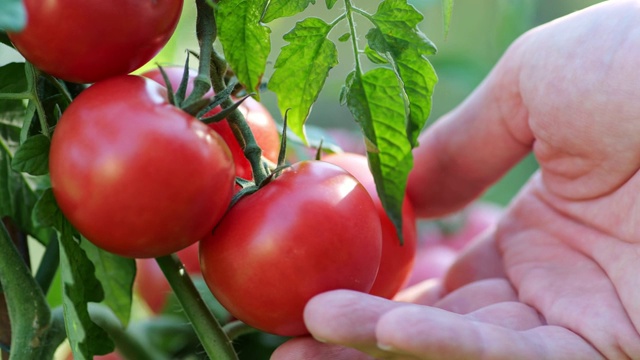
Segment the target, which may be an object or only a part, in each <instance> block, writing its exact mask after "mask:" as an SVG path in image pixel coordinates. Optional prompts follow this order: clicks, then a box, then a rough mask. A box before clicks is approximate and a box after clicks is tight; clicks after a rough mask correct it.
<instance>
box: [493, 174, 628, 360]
mask: <svg viewBox="0 0 640 360" xmlns="http://www.w3.org/2000/svg"><path fill="white" fill-rule="evenodd" d="M538 184H541V183H538ZM543 194H544V192H542V191H540V188H536V190H534V191H533V192H532V193H531V195H533V196H534V197H535V198H536V200H538V201H539V202H540V203H541V204H543V205H544V206H545V207H546V208H547V209H549V210H550V211H552V212H554V213H555V216H554V217H561V218H563V219H564V220H566V221H567V222H570V223H572V224H573V225H572V226H571V227H572V228H571V229H567V228H568V226H567V225H568V224H567V223H566V222H563V223H562V224H561V225H562V226H557V228H559V229H561V230H562V231H561V232H560V233H559V234H560V235H561V236H562V238H557V239H555V242H557V243H562V244H564V245H565V246H569V247H570V248H572V249H574V250H575V251H577V252H578V253H579V254H581V255H582V256H584V258H585V259H588V261H590V264H587V265H589V267H593V266H596V267H597V269H599V270H600V271H601V272H602V274H607V275H609V272H608V271H607V266H606V265H603V262H602V261H601V260H600V259H598V255H599V254H601V253H602V252H600V251H597V249H591V251H590V249H585V248H584V246H583V244H584V243H587V244H593V243H596V244H597V243H598V241H595V242H588V241H579V240H572V239H573V238H572V234H573V233H575V232H576V231H575V229H573V227H575V226H578V227H581V228H584V229H583V230H589V229H590V228H591V229H593V227H590V226H588V225H587V226H585V223H584V222H583V221H582V220H580V219H578V218H576V217H575V216H573V215H572V214H570V213H567V212H564V211H561V210H559V209H558V208H557V207H556V206H554V205H553V202H550V201H549V200H548V199H547V198H546V196H545V195H543ZM529 203H532V201H529ZM523 215H524V216H525V217H526V214H523ZM514 217H517V215H515V216H514ZM525 222H526V220H525ZM516 226H518V225H516ZM520 226H526V224H524V225H520ZM541 230H542V229H541ZM549 233H556V234H557V232H549ZM545 236H546V237H547V238H549V239H551V237H550V236H549V235H548V234H547V235H545ZM602 236H605V237H611V236H609V235H607V234H597V235H592V237H594V238H596V237H602ZM499 238H500V236H499V237H498V239H499ZM498 241H499V240H498ZM550 242H552V241H551V240H547V241H546V243H550ZM499 243H500V242H499ZM581 245H582V246H581ZM577 265H578V264H577V263H576V266H577ZM521 266H524V267H525V268H526V267H527V266H535V265H531V264H526V263H525V264H521ZM516 270H517V268H512V271H511V272H510V274H509V277H510V278H512V280H513V281H515V282H520V283H524V282H527V279H526V278H521V279H519V278H517V277H516V278H513V277H512V276H513V273H514V272H516ZM538 271H543V272H544V271H548V270H547V269H544V268H543V269H539V270H538ZM528 273H529V277H531V274H532V273H533V272H532V271H531V270H529V271H528ZM534 276H537V275H536V274H534ZM608 279H609V276H603V277H602V278H601V279H600V281H599V283H600V284H601V285H598V289H599V288H600V287H601V286H605V287H607V286H608V285H610V286H611V288H612V290H613V291H612V292H613V293H614V294H615V296H616V299H617V304H618V305H619V309H618V310H619V311H621V312H622V313H623V314H624V317H625V319H626V320H627V322H628V325H630V326H629V328H630V329H633V331H634V334H633V336H632V337H633V339H627V341H626V343H627V346H624V345H623V341H622V340H621V338H620V337H621V336H622V335H621V333H622V332H623V331H617V332H611V331H610V330H608V329H606V330H605V329H596V330H595V331H596V333H597V332H601V333H604V334H603V335H605V336H604V337H607V336H608V335H612V336H613V339H614V341H604V343H605V344H611V347H610V348H609V349H610V351H601V352H604V353H607V354H609V355H610V354H611V350H613V351H614V352H615V353H617V354H616V357H612V358H618V357H619V356H625V357H624V358H628V356H627V355H626V354H629V353H636V352H637V351H638V350H639V349H638V347H637V346H635V348H634V346H631V345H628V344H629V343H631V344H633V343H634V342H637V340H638V338H640V334H638V328H637V327H636V326H635V324H634V321H633V319H632V318H631V317H630V316H629V314H628V311H627V310H626V306H624V301H623V299H622V298H621V296H620V294H619V290H618V287H617V286H616V283H615V282H613V283H611V282H609V281H607V280H608ZM530 281H536V280H530ZM569 290H571V289H569ZM594 290H595V289H594ZM532 295H534V294H532ZM529 297H530V295H527V294H524V296H521V298H520V299H521V301H523V302H525V303H528V304H530V305H531V306H533V307H534V308H539V309H542V311H543V312H545V313H547V314H548V315H547V316H548V317H547V320H552V321H550V323H551V324H556V325H561V326H563V327H566V328H568V329H570V330H572V331H573V332H575V333H576V334H585V332H586V331H585V328H583V326H586V327H587V328H588V324H584V323H582V325H581V323H580V322H579V323H577V325H576V324H575V322H574V321H569V322H568V323H567V322H566V320H561V321H560V322H557V320H558V319H555V318H556V315H557V314H556V315H554V312H553V311H552V312H551V313H549V312H548V310H547V311H545V309H551V308H554V307H556V306H557V305H561V304H562V303H561V302H558V303H549V304H546V305H545V304H544V303H542V304H540V303H538V302H535V303H531V302H530V301H528V300H527V299H528V298H529ZM571 298H573V295H571V293H568V294H567V296H566V298H565V299H568V301H571V300H570V299H571ZM602 301H605V300H602ZM587 310H588V309H587ZM563 315H564V314H561V315H560V316H561V318H562V317H563ZM549 316H550V317H549ZM554 319H555V320H554ZM567 320H568V319H567ZM573 325H576V326H577V327H574V326H573ZM592 335H593V333H592ZM602 338H603V336H591V339H590V340H593V341H591V342H590V343H592V344H598V343H599V341H598V340H601V339H602ZM627 338H628V337H627ZM629 346H631V348H629ZM616 348H617V349H618V350H617V351H615V349H616ZM599 350H601V349H599Z"/></svg>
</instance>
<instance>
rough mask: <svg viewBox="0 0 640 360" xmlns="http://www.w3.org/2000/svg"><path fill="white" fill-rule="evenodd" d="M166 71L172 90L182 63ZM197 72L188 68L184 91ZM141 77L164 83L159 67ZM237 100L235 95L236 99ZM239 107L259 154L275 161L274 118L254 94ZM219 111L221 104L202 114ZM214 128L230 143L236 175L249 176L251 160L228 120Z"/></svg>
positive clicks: (277, 140) (276, 137)
mask: <svg viewBox="0 0 640 360" xmlns="http://www.w3.org/2000/svg"><path fill="white" fill-rule="evenodd" d="M163 70H164V71H165V73H166V74H167V78H168V79H169V82H170V83H171V86H172V87H173V90H174V91H175V90H177V89H178V86H179V85H180V81H181V80H182V73H183V71H184V69H183V68H181V67H176V66H169V67H166V68H163ZM196 75H197V72H196V71H194V70H190V71H189V79H190V81H189V83H188V84H187V92H186V94H187V95H188V94H190V93H191V91H193V79H194V78H195V77H196ZM142 76H144V77H148V78H149V79H152V80H154V81H156V82H158V83H160V84H161V85H164V83H165V82H164V78H163V77H162V73H161V72H160V69H157V68H156V69H152V70H149V71H146V72H145V73H143V74H142ZM206 96H213V92H212V91H210V92H208V93H207V95H206ZM235 100H236V101H237V99H235ZM238 110H240V112H241V113H242V115H243V116H244V118H245V120H246V121H247V124H248V125H249V128H251V132H252V133H253V136H254V137H255V138H256V143H258V146H259V147H260V149H262V156H264V157H265V158H266V159H267V160H269V161H271V162H272V163H277V162H278V154H279V152H280V134H279V132H278V127H277V126H276V122H275V121H274V120H273V117H272V116H271V114H270V113H269V110H267V108H266V107H264V105H262V104H261V103H260V102H258V101H257V100H256V99H254V98H251V97H250V98H247V99H246V100H244V101H243V102H242V104H240V106H239V107H238ZM220 111H222V107H220V106H217V107H215V108H214V109H212V110H211V111H209V112H208V113H206V114H205V115H204V117H210V116H213V115H215V114H217V113H219V112H220ZM209 127H211V128H212V129H213V130H215V131H216V132H217V133H218V134H220V136H222V138H223V139H224V141H225V142H226V143H227V146H229V149H230V150H231V154H232V155H233V161H234V162H235V164H236V176H238V177H241V178H243V179H247V180H251V179H253V171H252V170H251V163H249V160H247V158H246V157H245V156H244V152H243V151H242V148H241V147H240V144H239V143H238V140H236V137H235V135H233V131H232V130H231V126H229V122H228V121H227V120H226V119H225V120H222V121H219V122H215V123H211V124H209Z"/></svg>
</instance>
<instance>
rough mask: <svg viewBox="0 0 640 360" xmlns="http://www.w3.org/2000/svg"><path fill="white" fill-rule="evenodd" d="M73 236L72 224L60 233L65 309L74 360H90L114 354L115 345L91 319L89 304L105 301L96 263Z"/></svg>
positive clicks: (63, 304)
mask: <svg viewBox="0 0 640 360" xmlns="http://www.w3.org/2000/svg"><path fill="white" fill-rule="evenodd" d="M72 234H73V230H72V229H71V226H70V225H67V226H64V228H63V229H62V230H61V237H60V266H61V269H62V283H63V290H64V291H63V303H62V306H63V309H64V320H65V325H66V329H67V337H68V338H69V343H70V345H71V350H72V351H73V358H74V359H76V360H85V359H87V360H88V359H93V356H94V355H104V354H108V353H110V352H112V351H113V348H114V345H113V341H111V339H110V338H109V336H108V334H107V333H106V331H104V330H103V329H102V328H101V327H99V326H98V325H96V324H95V323H94V322H93V321H92V320H91V318H90V317H89V310H88V303H89V302H100V301H102V300H103V299H104V292H103V290H102V286H101V285H100V282H98V280H97V279H96V277H95V275H94V273H95V268H94V266H93V264H92V263H91V261H89V259H88V258H87V254H86V253H85V252H84V251H83V250H82V248H81V247H80V245H79V244H78V243H77V242H76V241H75V240H74V239H73V236H72Z"/></svg>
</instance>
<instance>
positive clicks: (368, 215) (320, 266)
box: [200, 161, 381, 336]
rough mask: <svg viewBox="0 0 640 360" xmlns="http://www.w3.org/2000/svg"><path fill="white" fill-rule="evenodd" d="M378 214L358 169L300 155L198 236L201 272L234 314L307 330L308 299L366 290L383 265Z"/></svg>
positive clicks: (290, 331)
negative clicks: (206, 233)
mask: <svg viewBox="0 0 640 360" xmlns="http://www.w3.org/2000/svg"><path fill="white" fill-rule="evenodd" d="M380 251H381V238H380V221H379V220H378V215H377V212H376V209H375V205H374V204H373V202H372V200H371V197H370V196H369V194H368V193H367V191H366V189H365V188H364V187H363V186H362V185H361V184H360V183H358V182H357V181H356V179H355V178H353V176H351V175H349V174H348V173H347V172H346V171H344V170H342V169H340V168H339V167H337V166H335V165H332V164H328V163H326V162H320V161H303V162H299V163H296V164H294V165H292V166H291V167H290V168H289V169H287V170H285V171H283V173H282V174H281V175H280V176H279V177H277V178H276V179H274V180H273V181H271V182H270V183H268V184H267V185H265V186H264V187H262V188H261V189H260V190H258V191H257V192H256V193H254V194H251V195H248V196H246V197H244V198H242V199H240V201H238V203H237V204H236V205H235V206H233V207H232V208H231V209H230V210H229V211H228V212H227V214H226V215H225V217H224V218H223V219H222V220H221V221H220V223H219V224H218V226H217V227H216V228H215V230H214V232H213V234H212V235H209V236H207V237H206V238H205V239H203V240H202V241H200V265H201V268H202V275H203V277H204V279H205V281H206V283H207V285H208V286H209V289H211V292H212V293H213V295H214V296H215V297H216V298H217V299H218V300H219V301H220V303H221V304H222V305H223V306H224V307H225V308H226V309H227V310H228V311H229V312H230V313H231V314H232V315H233V316H234V317H236V318H237V319H239V320H242V321H244V322H245V323H247V324H249V325H250V326H253V327H255V328H258V329H260V330H263V331H266V332H269V333H273V334H277V335H284V336H296V335H302V334H305V333H307V330H306V328H305V325H304V321H303V316H302V314H303V310H304V306H305V304H306V303H307V301H308V300H309V299H311V298H312V297H313V296H315V295H317V294H319V293H322V292H325V291H329V290H335V289H352V290H356V291H363V292H367V291H369V289H370V288H371V285H372V284H373V281H374V280H375V276H376V273H377V271H378V266H379V265H380Z"/></svg>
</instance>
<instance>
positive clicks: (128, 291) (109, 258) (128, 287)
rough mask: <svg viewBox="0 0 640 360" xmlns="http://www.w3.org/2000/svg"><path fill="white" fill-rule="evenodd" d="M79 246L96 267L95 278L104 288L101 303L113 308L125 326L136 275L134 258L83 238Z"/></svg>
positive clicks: (128, 316) (127, 321) (129, 313)
mask: <svg viewBox="0 0 640 360" xmlns="http://www.w3.org/2000/svg"><path fill="white" fill-rule="evenodd" d="M80 246H81V247H82V249H83V250H84V251H85V252H86V254H87V257H88V258H89V260H91V262H92V263H93V266H94V267H95V269H96V272H95V274H96V278H97V279H98V280H99V281H100V283H101V284H102V288H103V289H104V294H105V298H104V301H103V303H104V304H106V305H107V306H108V307H110V308H111V310H113V313H114V314H115V315H116V316H117V317H118V319H120V322H122V324H123V326H125V327H126V326H127V325H128V323H129V318H130V316H131V302H132V289H133V280H134V278H135V276H136V262H135V260H134V259H129V258H124V257H121V256H118V255H115V254H112V253H110V252H107V251H104V250H102V249H100V248H98V247H96V246H95V245H93V244H92V243H91V242H89V241H88V240H86V239H84V238H83V239H82V242H81V243H80Z"/></svg>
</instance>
